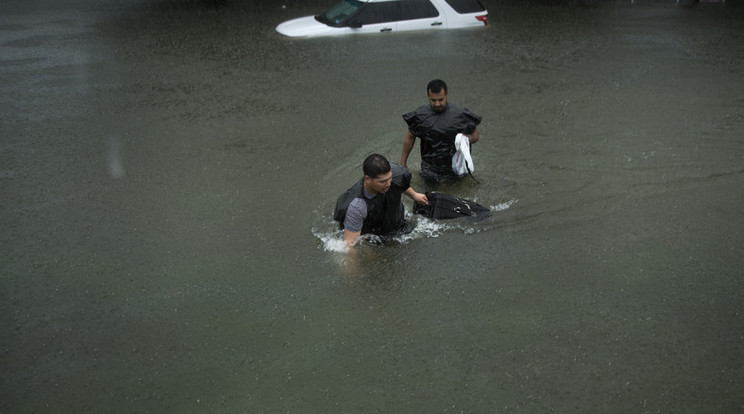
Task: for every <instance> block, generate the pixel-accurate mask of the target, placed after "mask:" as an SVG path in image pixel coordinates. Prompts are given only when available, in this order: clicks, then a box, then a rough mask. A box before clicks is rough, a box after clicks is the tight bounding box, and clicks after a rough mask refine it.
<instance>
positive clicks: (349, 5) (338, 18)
mask: <svg viewBox="0 0 744 414" xmlns="http://www.w3.org/2000/svg"><path fill="white" fill-rule="evenodd" d="M362 4H364V3H363V2H361V1H358V0H344V1H342V2H340V3H338V4H336V5H335V6H333V7H331V8H330V10H328V11H327V12H325V13H323V14H321V15H318V16H315V19H316V20H317V21H319V22H321V23H325V24H327V25H329V26H340V25H341V24H342V23H343V22H344V20H346V18H347V17H349V16H351V15H352V14H354V12H356V11H357V9H359V8H360V7H362Z"/></svg>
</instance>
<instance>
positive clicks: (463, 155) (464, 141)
mask: <svg viewBox="0 0 744 414" xmlns="http://www.w3.org/2000/svg"><path fill="white" fill-rule="evenodd" d="M468 170H470V172H471V173H472V172H473V171H475V166H473V157H471V156H470V140H469V139H468V137H467V135H463V134H457V136H456V137H455V155H453V156H452V171H454V172H455V174H457V175H460V176H462V175H465V174H467V173H468Z"/></svg>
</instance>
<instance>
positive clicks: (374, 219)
mask: <svg viewBox="0 0 744 414" xmlns="http://www.w3.org/2000/svg"><path fill="white" fill-rule="evenodd" d="M390 167H391V169H392V171H393V182H392V185H391V186H390V189H389V190H388V191H387V193H384V194H377V195H375V196H374V197H372V198H371V199H368V198H367V197H365V196H364V178H362V179H360V180H359V181H357V183H356V184H354V185H353V186H352V187H351V188H349V189H348V190H346V192H344V193H343V194H341V196H340V197H339V198H338V201H336V208H335V210H334V212H333V219H334V220H335V221H337V222H338V223H339V226H340V227H341V228H342V229H343V226H344V219H345V218H346V210H347V209H348V208H349V204H351V202H352V201H353V200H354V199H355V198H357V197H359V198H361V199H362V200H364V202H365V203H366V204H367V217H366V218H365V219H364V223H363V224H362V234H366V233H372V234H377V235H381V236H384V235H388V234H392V233H397V232H399V231H401V230H402V229H403V228H404V227H405V225H406V221H405V210H404V208H403V203H402V202H401V201H400V199H401V195H402V194H403V192H404V191H406V190H407V189H408V187H410V186H411V173H410V171H408V169H407V168H405V167H403V166H401V165H398V164H392V163H391V164H390Z"/></svg>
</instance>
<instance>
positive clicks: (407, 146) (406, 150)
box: [400, 131, 416, 167]
mask: <svg viewBox="0 0 744 414" xmlns="http://www.w3.org/2000/svg"><path fill="white" fill-rule="evenodd" d="M415 142H416V137H415V136H414V135H413V134H412V133H411V131H406V136H405V137H404V138H403V151H402V152H401V154H400V165H402V166H404V167H407V166H406V163H407V162H408V155H409V154H411V150H412V149H413V144H414V143H415Z"/></svg>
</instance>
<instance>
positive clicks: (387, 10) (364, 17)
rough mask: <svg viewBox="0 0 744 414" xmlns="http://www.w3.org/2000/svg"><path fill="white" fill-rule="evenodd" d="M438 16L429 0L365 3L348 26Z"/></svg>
mask: <svg viewBox="0 0 744 414" xmlns="http://www.w3.org/2000/svg"><path fill="white" fill-rule="evenodd" d="M437 16H439V11H438V10H437V8H436V7H434V5H433V4H431V2H430V1H429V0H399V1H383V2H379V3H367V4H366V5H365V6H364V7H362V8H361V9H360V10H359V13H358V14H357V15H356V16H354V17H353V18H352V19H351V20H350V22H349V25H350V26H364V25H367V24H375V23H386V22H397V21H401V20H415V19H425V18H429V17H437Z"/></svg>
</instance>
